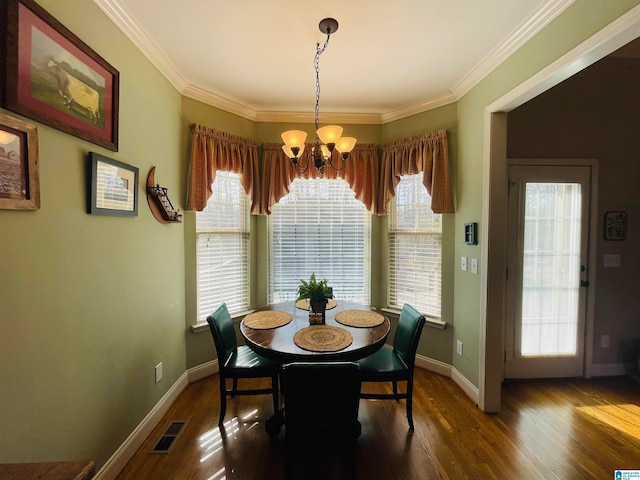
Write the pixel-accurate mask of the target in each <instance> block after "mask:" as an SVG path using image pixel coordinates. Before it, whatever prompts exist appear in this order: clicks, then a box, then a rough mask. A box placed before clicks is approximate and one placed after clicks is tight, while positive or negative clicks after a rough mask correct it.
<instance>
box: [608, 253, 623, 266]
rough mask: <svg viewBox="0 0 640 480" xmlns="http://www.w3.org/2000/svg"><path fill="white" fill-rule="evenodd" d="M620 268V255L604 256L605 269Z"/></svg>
mask: <svg viewBox="0 0 640 480" xmlns="http://www.w3.org/2000/svg"><path fill="white" fill-rule="evenodd" d="M619 266H620V255H616V254H611V253H610V254H606V255H605V256H604V267H605V268H617V267H619Z"/></svg>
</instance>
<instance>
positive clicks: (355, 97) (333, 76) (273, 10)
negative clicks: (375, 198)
mask: <svg viewBox="0 0 640 480" xmlns="http://www.w3.org/2000/svg"><path fill="white" fill-rule="evenodd" d="M94 1H95V3H96V4H98V5H99V6H100V8H102V10H103V11H105V13H107V15H108V16H109V17H110V18H111V19H112V20H113V21H114V22H115V23H116V24H117V25H118V26H119V27H120V28H121V30H122V31H123V32H124V33H125V34H126V35H127V36H128V37H129V38H130V39H131V40H132V41H133V42H134V43H135V44H136V45H137V46H138V48H140V50H142V52H143V53H145V55H146V56H147V57H148V58H149V59H150V60H151V61H152V62H153V63H154V64H155V65H156V66H157V67H158V69H159V70H160V71H161V72H162V73H163V74H164V75H165V76H166V77H167V78H168V79H169V81H171V82H172V83H173V85H174V86H175V87H176V88H177V89H178V91H180V92H181V93H182V94H184V95H185V96H188V97H191V98H195V99H198V100H201V101H203V102H205V103H208V104H210V105H214V106H216V107H220V108H223V109H225V110H228V111H231V112H233V113H236V114H239V115H242V116H244V117H246V118H250V119H253V120H264V121H278V120H282V121H290V120H298V121H310V120H311V119H312V118H313V117H312V114H313V110H314V106H315V94H316V85H315V70H314V66H313V60H314V56H315V52H316V43H317V42H320V44H321V45H322V44H323V43H324V41H325V39H326V36H325V35H323V34H322V33H320V30H319V29H318V23H319V22H320V20H322V19H323V18H326V17H333V18H335V19H336V20H337V21H338V22H339V24H340V26H339V29H338V31H337V32H336V33H335V34H333V35H331V40H330V42H329V45H328V47H327V49H326V50H325V52H324V53H323V54H322V56H321V57H320V85H321V96H320V117H321V121H322V120H323V119H324V120H325V121H326V120H328V117H331V116H333V117H337V116H339V117H342V120H343V121H347V122H348V121H349V118H350V119H351V121H353V122H362V123H381V122H386V121H390V120H394V119H397V118H402V117H404V116H407V115H411V114H413V113H418V112H420V111H424V110H428V109H430V108H433V107H436V106H439V105H444V104H447V103H451V102H452V101H455V100H456V99H458V98H460V97H461V96H462V95H463V94H464V93H466V92H467V91H468V90H469V89H470V88H472V87H473V86H474V85H475V84H477V83H478V82H479V81H480V80H482V78H484V77H485V76H486V75H487V74H488V73H489V72H490V71H491V70H493V69H494V68H495V67H496V66H498V65H499V64H500V63H501V62H502V61H504V60H505V59H506V58H507V57H508V56H509V55H510V54H511V53H512V52H513V51H515V50H516V49H517V48H518V47H519V46H520V45H522V44H523V43H524V42H526V41H527V40H528V39H530V38H531V36H533V35H534V34H535V33H537V32H538V31H539V30H540V29H541V28H543V27H544V26H545V25H546V24H548V23H549V22H550V21H551V20H552V19H553V18H555V17H556V16H557V15H558V14H559V13H561V12H562V11H563V10H564V9H565V8H566V7H567V6H568V5H570V4H571V3H572V2H573V0H393V1H392V0H322V1H320V0H315V1H312V0H94ZM114 66H116V68H117V65H114ZM334 113H335V114H336V115H331V114H334Z"/></svg>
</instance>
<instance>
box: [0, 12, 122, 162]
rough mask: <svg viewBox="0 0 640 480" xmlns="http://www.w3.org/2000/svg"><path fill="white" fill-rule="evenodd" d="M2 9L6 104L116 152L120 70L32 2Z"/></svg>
mask: <svg viewBox="0 0 640 480" xmlns="http://www.w3.org/2000/svg"><path fill="white" fill-rule="evenodd" d="M0 10H1V11H0V22H2V25H1V27H2V35H3V36H4V37H5V38H3V39H2V42H0V45H2V51H0V61H1V62H3V64H2V66H3V67H4V68H3V69H2V72H3V73H2V74H0V76H1V77H2V79H1V81H2V88H1V90H2V106H3V107H4V108H6V109H7V110H11V111H13V112H16V113H19V114H21V115H24V116H26V117H29V118H31V119H33V120H36V121H38V122H41V123H44V124H45V125H49V126H50V127H53V128H57V129H58V130H61V131H63V132H66V133H69V134H71V135H75V136H76V137H79V138H82V139H84V140H88V141H90V142H92V143H95V144H96V145H100V146H102V147H105V148H108V149H109V150H113V151H117V150H118V100H119V89H120V74H119V72H118V71H117V70H116V69H115V68H113V67H112V66H111V65H110V64H109V63H107V62H106V61H105V60H104V59H103V58H102V57H101V56H100V55H98V54H97V53H96V52H94V51H93V50H92V49H91V48H89V46H88V45H87V44H85V43H84V42H83V41H82V40H80V39H79V38H78V37H76V36H75V35H74V34H73V33H72V32H71V31H70V30H69V29H67V28H66V27H65V26H64V25H62V24H61V23H60V22H58V21H57V20H56V19H55V18H54V17H53V16H51V15H50V14H49V13H47V11H46V10H44V9H43V8H42V7H40V6H39V5H38V4H37V3H35V2H34V1H33V0H5V1H3V2H2V5H0Z"/></svg>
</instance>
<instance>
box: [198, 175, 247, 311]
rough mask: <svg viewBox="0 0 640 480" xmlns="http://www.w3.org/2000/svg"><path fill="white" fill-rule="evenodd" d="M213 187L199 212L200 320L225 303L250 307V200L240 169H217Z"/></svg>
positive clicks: (235, 308)
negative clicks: (241, 178) (226, 170)
mask: <svg viewBox="0 0 640 480" xmlns="http://www.w3.org/2000/svg"><path fill="white" fill-rule="evenodd" d="M212 189H213V194H212V195H211V198H209V201H208V202H207V206H206V208H205V209H204V210H203V211H202V212H196V243H197V253H196V255H197V275H198V321H199V322H205V321H206V319H207V316H208V315H210V314H211V313H212V312H213V311H214V310H215V309H216V308H217V307H218V306H219V305H220V304H222V303H226V304H227V308H228V309H229V311H230V312H232V313H233V312H240V311H243V310H246V309H248V307H249V200H248V198H247V195H246V193H245V191H244V189H243V188H242V185H241V184H240V176H239V175H238V174H237V173H231V172H221V171H218V172H217V174H216V179H215V181H214V182H213V186H212Z"/></svg>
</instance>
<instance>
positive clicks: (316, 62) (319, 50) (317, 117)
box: [313, 33, 331, 139]
mask: <svg viewBox="0 0 640 480" xmlns="http://www.w3.org/2000/svg"><path fill="white" fill-rule="evenodd" d="M329 38H331V33H327V40H326V41H325V42H324V45H323V46H322V48H320V43H316V57H315V59H314V61H313V66H314V67H315V69H316V112H315V121H316V131H317V130H318V128H320V55H322V53H323V52H324V51H325V49H326V48H327V45H329ZM317 138H318V134H317V133H316V139H317Z"/></svg>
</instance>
